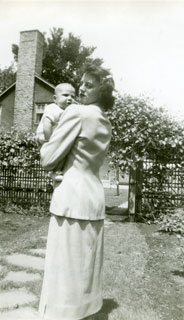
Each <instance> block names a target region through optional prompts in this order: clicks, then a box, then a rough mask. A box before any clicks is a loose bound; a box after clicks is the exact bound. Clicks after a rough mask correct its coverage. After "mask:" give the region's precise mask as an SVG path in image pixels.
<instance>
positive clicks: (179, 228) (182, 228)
mask: <svg viewBox="0 0 184 320" xmlns="http://www.w3.org/2000/svg"><path fill="white" fill-rule="evenodd" d="M156 222H157V223H158V224H159V230H160V231H165V232H170V233H177V234H180V235H182V236H184V209H183V208H177V209H175V210H174V211H173V210H168V212H166V213H165V214H162V215H161V216H160V217H159V219H157V221H156Z"/></svg>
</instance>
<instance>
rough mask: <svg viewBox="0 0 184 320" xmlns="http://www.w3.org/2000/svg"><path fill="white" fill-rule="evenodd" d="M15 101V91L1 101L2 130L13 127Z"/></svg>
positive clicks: (0, 126)
mask: <svg viewBox="0 0 184 320" xmlns="http://www.w3.org/2000/svg"><path fill="white" fill-rule="evenodd" d="M14 101H15V90H11V91H10V92H8V94H7V95H5V96H4V97H3V99H2V100H0V106H1V108H2V109H1V124H0V128H1V129H3V130H8V129H10V128H11V127H12V126H13V110H14Z"/></svg>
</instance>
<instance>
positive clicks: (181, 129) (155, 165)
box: [108, 94, 184, 219]
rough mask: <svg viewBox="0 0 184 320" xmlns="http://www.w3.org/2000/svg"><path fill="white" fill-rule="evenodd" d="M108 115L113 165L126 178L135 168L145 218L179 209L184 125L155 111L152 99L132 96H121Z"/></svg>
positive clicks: (183, 176)
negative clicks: (177, 198) (174, 208)
mask: <svg viewBox="0 0 184 320" xmlns="http://www.w3.org/2000/svg"><path fill="white" fill-rule="evenodd" d="M108 115H109V118H110V121H111V123H112V141H111V145H110V150H109V156H110V159H111V164H112V165H113V166H114V167H116V166H118V167H119V168H120V170H121V172H122V175H123V174H124V173H125V172H128V171H129V169H130V167H131V168H132V170H133V171H134V172H135V176H136V183H137V188H138V189H139V190H140V197H141V198H142V208H141V210H142V213H141V214H142V215H143V214H146V215H147V216H149V218H150V217H151V219H154V218H155V216H158V215H159V214H160V212H164V210H166V209H167V208H170V207H174V206H175V205H176V201H175V197H177V193H178V187H179V188H180V190H181V192H182V190H183V188H184V175H183V171H182V168H183V165H184V125H183V124H181V123H179V122H176V121H174V120H173V119H172V118H171V117H169V115H168V114H167V112H166V111H165V110H164V109H162V108H155V107H153V105H152V104H151V102H150V101H149V100H148V99H146V98H144V97H142V98H137V97H131V96H129V95H124V96H121V95H119V94H118V95H117V97H116V103H115V107H114V108H113V110H112V111H111V112H110V113H109V114H108ZM145 160H146V162H147V167H146V168H145ZM138 168H139V170H140V173H139V174H138V172H139V170H138ZM132 170H131V171H132ZM180 197H182V195H180ZM150 199H151V200H150Z"/></svg>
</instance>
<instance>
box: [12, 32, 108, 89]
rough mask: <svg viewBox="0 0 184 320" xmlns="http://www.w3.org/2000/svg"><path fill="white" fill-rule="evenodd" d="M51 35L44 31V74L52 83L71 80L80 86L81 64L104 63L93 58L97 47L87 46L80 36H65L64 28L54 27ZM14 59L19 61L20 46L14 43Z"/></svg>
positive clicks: (70, 81) (76, 85)
mask: <svg viewBox="0 0 184 320" xmlns="http://www.w3.org/2000/svg"><path fill="white" fill-rule="evenodd" d="M50 33H51V35H50V37H46V34H45V33H44V50H43V68H42V76H43V78H44V79H45V80H47V81H49V82H50V83H52V84H54V85H57V84H58V83H60V82H69V83H71V84H73V85H74V86H75V88H76V89H78V87H79V81H80V76H81V66H82V65H83V64H84V62H92V61H93V62H94V63H96V64H97V65H101V64H102V63H103V60H102V59H99V58H96V59H92V58H91V55H92V53H93V52H94V51H95V47H86V46H84V45H83V44H82V41H81V39H80V38H79V37H76V36H74V35H73V34H72V33H69V35H68V36H66V37H64V34H63V33H64V31H63V29H62V28H52V29H51V30H50ZM12 52H13V54H14V59H15V61H17V57H18V46H17V45H15V44H13V45H12Z"/></svg>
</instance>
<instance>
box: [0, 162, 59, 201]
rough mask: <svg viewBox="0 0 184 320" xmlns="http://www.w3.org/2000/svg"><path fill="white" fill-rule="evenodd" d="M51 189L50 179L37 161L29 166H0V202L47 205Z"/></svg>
mask: <svg viewBox="0 0 184 320" xmlns="http://www.w3.org/2000/svg"><path fill="white" fill-rule="evenodd" d="M52 191H53V186H52V179H51V178H50V177H49V175H48V172H46V171H45V170H43V169H42V168H41V166H40V164H39V163H37V164H34V166H31V167H21V166H0V201H1V203H6V202H8V201H10V202H12V203H15V204H17V205H21V206H23V207H30V206H31V205H41V206H48V205H49V202H50V199H51V195H52Z"/></svg>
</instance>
